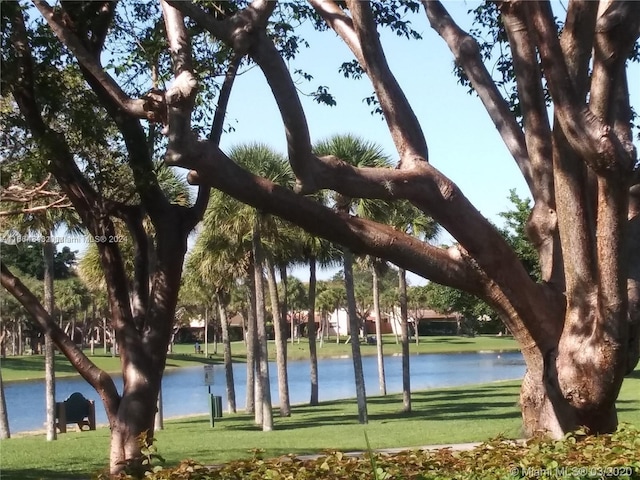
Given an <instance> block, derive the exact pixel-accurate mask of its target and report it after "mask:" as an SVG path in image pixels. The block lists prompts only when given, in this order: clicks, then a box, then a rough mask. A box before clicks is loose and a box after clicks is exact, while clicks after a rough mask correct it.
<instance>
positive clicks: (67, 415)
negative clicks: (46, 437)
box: [56, 392, 96, 433]
mask: <svg viewBox="0 0 640 480" xmlns="http://www.w3.org/2000/svg"><path fill="white" fill-rule="evenodd" d="M69 423H75V424H77V425H78V428H79V429H80V430H81V431H82V430H83V429H84V427H88V430H95V429H96V404H95V402H94V401H93V400H89V399H87V398H85V397H84V395H82V394H81V393H79V392H75V393H72V394H71V395H69V398H67V399H66V400H65V401H64V402H56V426H57V427H58V429H59V430H60V433H66V432H67V425H68V424H69Z"/></svg>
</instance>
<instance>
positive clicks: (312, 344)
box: [307, 257, 318, 406]
mask: <svg viewBox="0 0 640 480" xmlns="http://www.w3.org/2000/svg"><path fill="white" fill-rule="evenodd" d="M307 334H308V336H309V368H310V372H309V376H310V380H311V398H310V400H309V405H312V406H313V405H318V351H317V349H316V259H315V257H311V259H310V260H309V315H308V317H307Z"/></svg>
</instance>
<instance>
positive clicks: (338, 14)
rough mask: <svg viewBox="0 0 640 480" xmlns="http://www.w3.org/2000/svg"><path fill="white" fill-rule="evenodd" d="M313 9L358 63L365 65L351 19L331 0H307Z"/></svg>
mask: <svg viewBox="0 0 640 480" xmlns="http://www.w3.org/2000/svg"><path fill="white" fill-rule="evenodd" d="M309 3H310V4H311V6H312V7H313V8H314V9H315V11H316V12H317V13H318V14H319V15H320V16H321V17H322V18H323V19H324V21H325V22H327V25H329V27H331V29H332V30H333V31H334V32H336V33H337V34H338V36H339V37H340V38H341V39H342V41H343V42H344V43H345V44H346V45H347V47H349V50H351V52H352V53H353V55H354V56H355V57H356V60H358V63H359V64H360V65H365V63H366V62H365V60H364V55H363V54H362V48H361V46H360V39H359V38H358V35H357V34H356V31H355V29H354V28H353V21H352V20H351V17H349V15H347V14H346V13H345V12H344V10H342V9H341V8H340V7H339V6H338V5H337V4H336V3H335V2H334V1H333V0H309Z"/></svg>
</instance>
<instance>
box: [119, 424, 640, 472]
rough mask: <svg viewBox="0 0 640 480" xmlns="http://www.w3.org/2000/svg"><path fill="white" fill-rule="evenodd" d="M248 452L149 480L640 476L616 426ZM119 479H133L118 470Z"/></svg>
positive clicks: (629, 438)
mask: <svg viewBox="0 0 640 480" xmlns="http://www.w3.org/2000/svg"><path fill="white" fill-rule="evenodd" d="M260 453H261V452H260V451H253V457H252V458H250V459H247V460H238V461H234V462H230V463H227V464H225V465H221V466H217V467H206V466H203V465H201V464H199V463H197V462H195V461H193V460H185V461H183V462H182V463H180V465H178V466H177V467H174V468H159V467H157V466H156V467H155V468H154V469H153V471H149V472H147V473H146V474H145V478H148V479H149V480H178V479H179V480H205V479H207V480H311V479H314V480H315V479H330V480H360V479H362V480H365V479H366V480H371V479H375V480H498V479H505V480H506V479H510V480H516V479H525V478H535V479H541V480H547V479H548V480H551V479H563V480H596V479H621V480H640V430H639V429H638V428H636V427H634V426H630V425H621V426H620V428H619V429H618V430H617V431H616V432H615V433H613V434H610V435H598V436H589V435H586V433H585V432H584V431H577V432H574V433H571V434H567V435H566V436H565V437H564V438H563V439H562V440H550V439H548V438H543V437H540V438H533V439H531V440H528V441H527V442H516V441H513V440H505V439H502V438H496V439H494V440H491V441H489V442H486V443H483V444H481V445H479V446H478V447H476V448H475V449H473V450H469V451H461V452H457V451H453V450H451V449H442V450H437V451H422V450H417V451H403V452H400V453H396V454H384V453H374V452H369V453H366V454H365V455H363V456H359V457H358V456H353V455H347V454H345V453H343V452H324V453H323V454H322V455H320V456H318V457H317V458H314V459H312V460H301V459H299V458H296V457H294V456H285V457H280V458H273V459H266V460H265V459H262V458H260ZM122 478H123V479H131V478H135V477H132V476H125V475H123V477H122Z"/></svg>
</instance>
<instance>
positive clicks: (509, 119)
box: [422, 0, 536, 193]
mask: <svg viewBox="0 0 640 480" xmlns="http://www.w3.org/2000/svg"><path fill="white" fill-rule="evenodd" d="M422 3H423V5H424V7H425V10H426V12H427V17H428V19H429V22H430V24H431V27H432V28H433V29H434V30H435V31H436V32H438V34H439V35H440V36H441V37H442V38H443V39H444V41H445V42H446V43H447V45H448V46H449V49H450V50H451V52H452V53H453V56H454V57H455V59H456V62H457V63H458V64H459V65H460V66H461V67H462V68H463V70H464V72H465V74H466V75H467V77H468V78H469V80H470V81H471V85H472V86H473V89H474V90H475V91H476V93H477V94H478V97H479V98H480V100H481V101H482V104H483V105H484V107H485V109H486V110H487V113H488V114H489V117H490V118H491V120H492V122H493V124H494V125H495V126H496V129H497V130H498V132H499V133H500V136H501V137H502V140H503V141H504V143H505V145H506V147H507V149H508V150H509V153H511V156H512V157H513V158H514V160H515V161H516V164H517V165H518V168H519V169H520V171H521V172H522V175H523V176H524V179H525V181H526V182H527V185H528V186H529V189H530V190H531V191H532V192H534V193H535V191H536V185H535V181H536V178H535V176H534V175H535V174H534V172H533V171H532V166H531V161H530V158H529V153H528V152H527V145H526V142H525V137H524V134H523V133H522V129H521V128H520V126H519V125H518V122H516V120H515V118H514V116H513V114H512V113H511V111H510V110H509V105H508V104H507V102H506V101H505V100H504V98H503V97H502V95H500V92H499V91H498V88H497V86H496V84H495V82H494V81H493V78H492V77H491V74H490V73H489V72H488V70H487V68H486V67H485V65H484V63H483V61H482V56H481V55H480V48H479V46H478V42H476V40H475V39H474V38H473V37H472V36H471V35H469V34H468V33H466V32H465V31H464V30H462V29H461V28H460V27H459V26H458V25H457V24H456V23H455V22H454V21H453V19H452V18H451V16H450V15H449V13H448V12H447V10H446V9H445V8H444V6H443V5H442V3H441V2H439V1H437V0H422Z"/></svg>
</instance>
